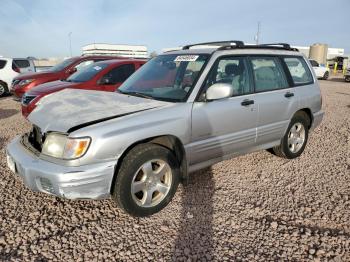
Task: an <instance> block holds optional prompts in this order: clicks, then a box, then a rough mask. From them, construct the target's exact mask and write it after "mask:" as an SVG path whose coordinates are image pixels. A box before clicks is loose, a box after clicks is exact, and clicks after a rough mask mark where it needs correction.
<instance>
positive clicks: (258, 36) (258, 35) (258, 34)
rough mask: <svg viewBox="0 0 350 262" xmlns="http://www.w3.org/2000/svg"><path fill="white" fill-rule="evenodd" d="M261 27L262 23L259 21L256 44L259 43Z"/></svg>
mask: <svg viewBox="0 0 350 262" xmlns="http://www.w3.org/2000/svg"><path fill="white" fill-rule="evenodd" d="M260 27H261V23H260V22H258V31H257V32H256V35H255V37H254V38H255V43H256V45H258V44H259V40H260Z"/></svg>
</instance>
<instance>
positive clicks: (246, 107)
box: [190, 56, 257, 165]
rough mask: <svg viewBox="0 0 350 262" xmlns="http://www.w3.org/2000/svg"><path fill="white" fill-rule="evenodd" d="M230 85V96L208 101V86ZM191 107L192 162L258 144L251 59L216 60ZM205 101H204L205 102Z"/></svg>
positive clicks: (203, 160)
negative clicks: (232, 91)
mask: <svg viewBox="0 0 350 262" xmlns="http://www.w3.org/2000/svg"><path fill="white" fill-rule="evenodd" d="M215 83H227V84H231V85H232V86H233V89H234V94H233V96H232V97H230V98H226V99H221V100H215V101H205V100H204V99H203V97H204V94H205V91H206V89H207V88H208V87H210V86H211V85H213V84H215ZM202 88H203V89H202V92H201V96H202V98H201V97H200V98H199V99H198V100H199V101H196V102H194V104H193V109H192V143H191V144H190V150H191V154H190V156H191V157H190V164H191V165H195V164H199V163H201V162H205V161H207V160H211V159H217V160H219V159H224V158H225V156H228V155H231V154H234V153H237V154H238V153H240V152H242V151H245V150H246V149H248V148H251V147H253V146H254V145H255V138H256V124H257V105H256V103H255V98H254V96H255V95H254V94H252V91H253V85H252V79H251V75H250V72H249V67H248V60H247V58H245V57H236V56H230V57H221V58H218V60H217V61H216V62H215V63H214V65H213V67H212V69H211V71H210V72H209V74H208V77H207V79H206V81H205V82H204V85H203V87H202ZM203 100H204V101H203Z"/></svg>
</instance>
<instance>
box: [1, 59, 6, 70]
mask: <svg viewBox="0 0 350 262" xmlns="http://www.w3.org/2000/svg"><path fill="white" fill-rule="evenodd" d="M5 65H6V60H0V69H3V68H4V67H5Z"/></svg>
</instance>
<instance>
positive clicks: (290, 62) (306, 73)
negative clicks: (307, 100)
mask: <svg viewBox="0 0 350 262" xmlns="http://www.w3.org/2000/svg"><path fill="white" fill-rule="evenodd" d="M283 59H284V62H285V63H286V64H287V67H288V69H289V72H290V74H291V76H292V78H293V82H294V84H295V85H304V84H309V83H312V82H313V78H312V74H311V72H310V70H309V67H308V66H307V64H306V62H305V60H304V59H303V58H302V57H285V58H283Z"/></svg>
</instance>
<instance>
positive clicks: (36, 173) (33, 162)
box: [7, 137, 116, 199]
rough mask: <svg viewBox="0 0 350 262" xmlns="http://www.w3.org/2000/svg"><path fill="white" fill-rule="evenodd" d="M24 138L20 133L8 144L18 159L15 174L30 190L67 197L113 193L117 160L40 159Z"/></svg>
mask: <svg viewBox="0 0 350 262" xmlns="http://www.w3.org/2000/svg"><path fill="white" fill-rule="evenodd" d="M21 139H22V138H21V137H17V138H15V139H14V140H13V141H12V142H11V143H10V144H9V145H8V146H7V155H9V156H10V157H11V158H12V159H13V160H14V162H15V165H16V171H17V172H16V174H17V175H18V176H19V177H21V178H22V180H23V182H24V184H25V185H26V186H27V187H28V188H30V189H31V190H33V191H36V192H43V193H48V194H51V195H55V196H58V197H62V198H67V199H104V198H108V197H109V196H110V189H111V185H112V179H113V176H114V168H115V165H116V161H109V162H103V163H98V164H91V165H84V166H77V167H69V166H63V165H58V164H55V163H51V162H48V161H45V160H43V159H40V157H39V156H38V155H36V154H34V153H33V152H31V151H29V150H28V149H27V148H26V147H25V146H24V145H23V144H22V143H21ZM43 181H44V182H45V185H43V184H42V183H43ZM47 185H49V186H47Z"/></svg>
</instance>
